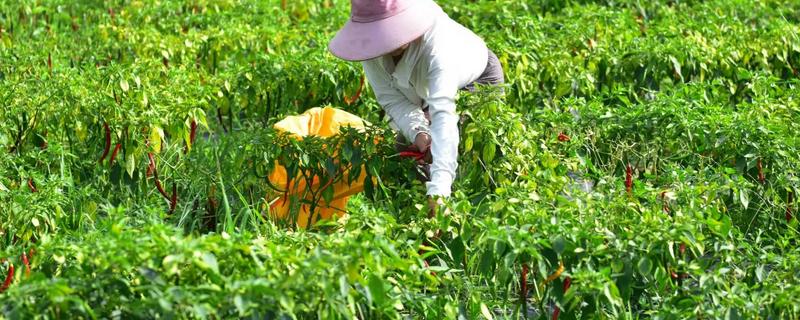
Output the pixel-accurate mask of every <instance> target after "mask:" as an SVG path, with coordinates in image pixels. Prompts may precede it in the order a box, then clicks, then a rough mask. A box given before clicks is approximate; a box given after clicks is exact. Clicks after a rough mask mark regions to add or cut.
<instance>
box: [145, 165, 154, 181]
mask: <svg viewBox="0 0 800 320" xmlns="http://www.w3.org/2000/svg"><path fill="white" fill-rule="evenodd" d="M145 174H146V176H147V177H148V178H149V177H150V176H152V175H153V164H152V163H148V164H147V172H146V173H145Z"/></svg>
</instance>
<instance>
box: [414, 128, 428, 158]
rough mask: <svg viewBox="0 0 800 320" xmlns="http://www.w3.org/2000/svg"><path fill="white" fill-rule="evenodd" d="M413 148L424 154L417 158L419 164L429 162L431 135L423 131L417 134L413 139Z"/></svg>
mask: <svg viewBox="0 0 800 320" xmlns="http://www.w3.org/2000/svg"><path fill="white" fill-rule="evenodd" d="M414 148H417V151H419V152H421V153H424V154H425V157H424V158H422V159H420V160H418V162H419V164H425V163H430V162H431V157H430V149H431V136H430V135H429V134H427V133H425V132H421V133H419V134H417V137H416V138H415V139H414Z"/></svg>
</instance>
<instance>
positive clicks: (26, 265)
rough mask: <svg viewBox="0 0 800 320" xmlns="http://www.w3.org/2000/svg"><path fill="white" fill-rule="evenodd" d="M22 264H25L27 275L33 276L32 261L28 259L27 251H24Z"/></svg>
mask: <svg viewBox="0 0 800 320" xmlns="http://www.w3.org/2000/svg"><path fill="white" fill-rule="evenodd" d="M22 264H24V265H25V277H30V276H31V263H30V261H28V254H26V253H25V251H23V252H22Z"/></svg>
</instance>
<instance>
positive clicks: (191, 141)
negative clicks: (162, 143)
mask: <svg viewBox="0 0 800 320" xmlns="http://www.w3.org/2000/svg"><path fill="white" fill-rule="evenodd" d="M196 134H197V122H196V121H195V120H192V125H191V129H190V130H189V144H194V138H195V135H196ZM187 152H189V146H188V145H187V146H186V148H184V149H183V153H187Z"/></svg>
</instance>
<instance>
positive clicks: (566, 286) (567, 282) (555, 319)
mask: <svg viewBox="0 0 800 320" xmlns="http://www.w3.org/2000/svg"><path fill="white" fill-rule="evenodd" d="M570 286H572V278H570V277H567V278H566V279H564V286H563V289H564V294H566V293H567V290H569V287H570ZM560 314H561V308H559V307H558V306H556V308H555V310H553V320H558V315H560Z"/></svg>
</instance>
